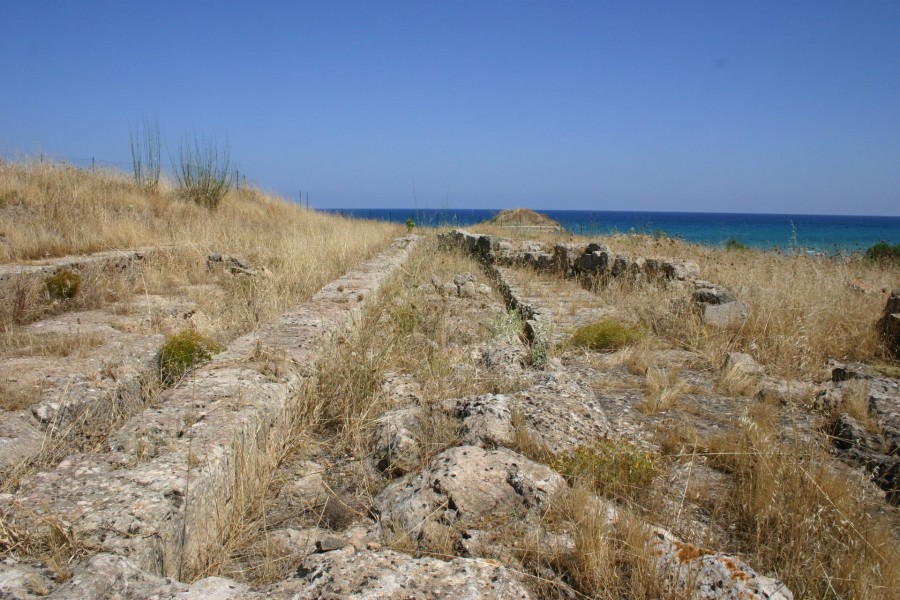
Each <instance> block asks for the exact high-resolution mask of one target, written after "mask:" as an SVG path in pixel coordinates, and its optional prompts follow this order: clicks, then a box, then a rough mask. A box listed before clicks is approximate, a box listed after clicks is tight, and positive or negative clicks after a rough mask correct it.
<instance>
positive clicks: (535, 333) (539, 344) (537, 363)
mask: <svg viewBox="0 0 900 600" xmlns="http://www.w3.org/2000/svg"><path fill="white" fill-rule="evenodd" d="M527 329H528V330H529V331H530V336H529V337H530V338H531V345H530V347H529V354H528V364H529V365H531V366H532V367H534V368H536V369H540V368H542V367H543V366H544V365H545V364H547V359H548V358H549V356H550V322H549V321H545V320H543V319H535V320H532V321H528V322H527Z"/></svg>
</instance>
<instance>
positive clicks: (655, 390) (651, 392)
mask: <svg viewBox="0 0 900 600" xmlns="http://www.w3.org/2000/svg"><path fill="white" fill-rule="evenodd" d="M646 377H647V379H646V384H645V388H644V400H643V401H642V402H640V403H639V404H637V406H636V408H637V409H638V410H640V411H641V412H643V413H646V414H650V415H655V414H658V413H661V412H663V411H666V410H670V409H672V408H674V407H675V406H676V405H677V404H678V401H679V400H681V399H682V398H683V397H684V396H685V394H687V393H688V391H689V389H690V385H688V383H687V382H686V381H683V380H682V379H681V377H680V374H679V372H678V368H677V367H669V368H663V367H659V366H651V367H649V368H648V369H647V375H646Z"/></svg>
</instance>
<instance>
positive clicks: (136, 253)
mask: <svg viewBox="0 0 900 600" xmlns="http://www.w3.org/2000/svg"><path fill="white" fill-rule="evenodd" d="M155 251H157V248H138V249H135V250H110V251H108V252H95V253H93V254H82V255H77V256H60V257H56V258H47V259H44V260H39V261H31V262H29V263H25V264H22V263H15V264H5V265H0V282H2V281H5V280H7V279H11V278H13V277H42V276H47V275H53V274H54V273H56V272H57V271H61V270H65V269H68V270H74V271H80V270H81V269H84V268H86V267H95V266H102V267H114V268H117V269H120V270H124V269H127V268H129V267H131V266H132V265H134V264H135V263H138V262H140V261H142V260H144V258H146V257H147V256H148V255H149V254H152V253H153V252H155Z"/></svg>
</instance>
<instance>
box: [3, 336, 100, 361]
mask: <svg viewBox="0 0 900 600" xmlns="http://www.w3.org/2000/svg"><path fill="white" fill-rule="evenodd" d="M103 342H104V338H103V336H101V335H97V334H92V333H69V334H67V333H50V334H35V333H30V332H29V333H23V332H22V331H7V332H5V333H3V334H0V357H3V358H13V357H19V356H60V357H66V356H82V355H83V354H84V353H85V352H87V351H89V350H90V349H91V348H96V347H98V346H102V345H103Z"/></svg>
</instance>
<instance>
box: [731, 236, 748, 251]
mask: <svg viewBox="0 0 900 600" xmlns="http://www.w3.org/2000/svg"><path fill="white" fill-rule="evenodd" d="M749 249H750V247H749V246H747V245H746V244H742V243H740V242H739V241H737V240H736V239H734V238H728V241H727V242H725V250H727V251H729V252H743V251H745V250H749Z"/></svg>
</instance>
